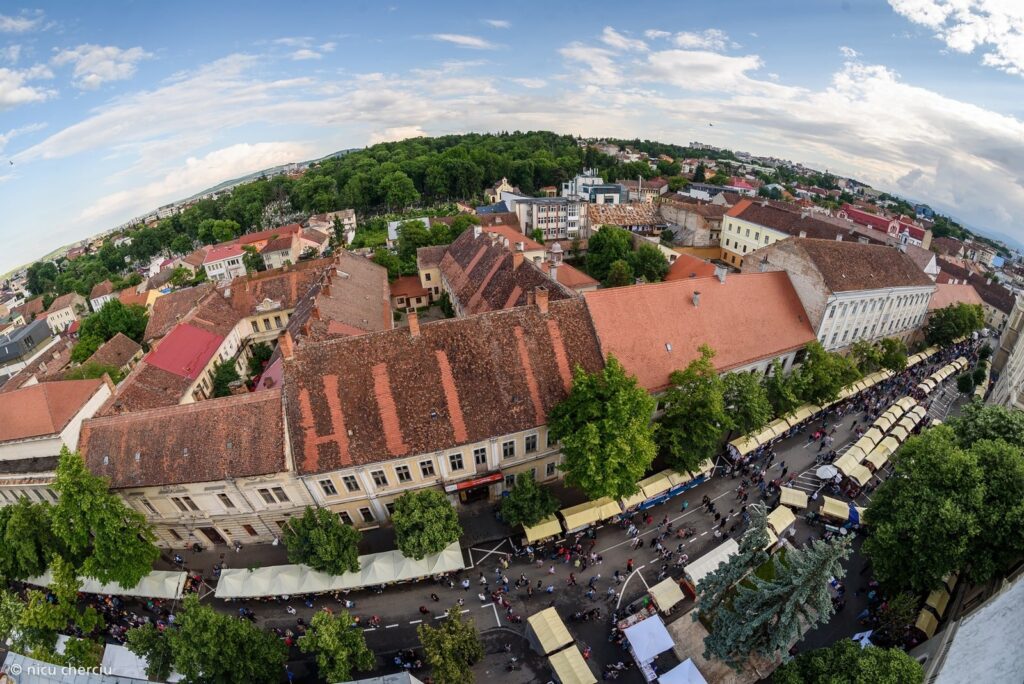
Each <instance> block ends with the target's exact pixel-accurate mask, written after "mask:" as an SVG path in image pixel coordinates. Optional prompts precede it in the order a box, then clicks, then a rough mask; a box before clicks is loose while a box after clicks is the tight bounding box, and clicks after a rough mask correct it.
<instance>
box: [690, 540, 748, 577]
mask: <svg viewBox="0 0 1024 684" xmlns="http://www.w3.org/2000/svg"><path fill="white" fill-rule="evenodd" d="M739 550H740V545H739V544H737V543H736V540H735V539H726V540H725V541H724V542H722V543H721V544H719V545H718V546H716V547H715V548H713V549H712V550H711V551H709V552H708V553H706V554H704V555H703V556H701V557H700V558H698V559H697V560H695V561H693V562H692V563H690V564H689V565H687V566H686V570H685V571H686V577H687V579H689V580H690V582H691V583H692V584H693V586H694V587H696V586H697V583H698V582H700V581H701V580H702V579H704V577H705V576H707V575H709V574H711V573H712V572H713V571H715V570H717V569H718V566H719V565H721V564H722V563H724V562H725V561H727V560H728V559H729V556H732V555H733V554H735V553H736V552H738V551H739Z"/></svg>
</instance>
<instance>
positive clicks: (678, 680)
mask: <svg viewBox="0 0 1024 684" xmlns="http://www.w3.org/2000/svg"><path fill="white" fill-rule="evenodd" d="M658 684H708V681H707V680H706V679H704V675H702V674H701V673H700V670H698V669H697V666H696V665H695V664H694V662H693V659H692V658H687V659H686V660H684V661H683V662H681V663H679V664H678V665H676V666H675V667H673V668H672V669H671V670H669V671H668V672H666V673H665V674H662V675H658Z"/></svg>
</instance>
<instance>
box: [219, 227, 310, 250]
mask: <svg viewBox="0 0 1024 684" xmlns="http://www.w3.org/2000/svg"><path fill="white" fill-rule="evenodd" d="M301 232H302V226H300V225H299V224H298V223H289V224H288V225H286V226H278V227H277V228H270V229H268V230H261V231H259V232H256V233H245V234H244V235H240V236H239V237H238V239H237V240H236V241H235V242H236V243H237V244H238V245H239V246H240V247H241V246H244V245H251V244H253V243H256V242H262V241H264V240H271V239H273V238H276V237H282V236H285V235H289V234H295V235H298V234H299V233H301Z"/></svg>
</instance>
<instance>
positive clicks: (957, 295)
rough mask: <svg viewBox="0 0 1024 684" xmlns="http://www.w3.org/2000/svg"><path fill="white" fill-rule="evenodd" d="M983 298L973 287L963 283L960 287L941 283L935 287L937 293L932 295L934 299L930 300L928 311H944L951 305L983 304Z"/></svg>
mask: <svg viewBox="0 0 1024 684" xmlns="http://www.w3.org/2000/svg"><path fill="white" fill-rule="evenodd" d="M983 303H984V302H983V301H982V299H981V296H980V295H979V294H978V291H977V290H975V289H974V286H973V285H969V284H967V283H962V284H960V285H951V284H949V283H939V284H937V285H936V286H935V292H933V293H932V298H931V299H930V300H928V310H929V311H934V310H935V309H944V308H946V307H947V306H950V305H951V304H979V305H980V304H983Z"/></svg>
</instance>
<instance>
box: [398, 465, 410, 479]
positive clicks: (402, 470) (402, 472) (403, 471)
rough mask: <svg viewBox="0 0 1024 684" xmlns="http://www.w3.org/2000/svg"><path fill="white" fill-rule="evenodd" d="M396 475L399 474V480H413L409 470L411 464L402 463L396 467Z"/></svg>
mask: <svg viewBox="0 0 1024 684" xmlns="http://www.w3.org/2000/svg"><path fill="white" fill-rule="evenodd" d="M395 475H397V476H398V481H399V482H410V481H412V474H411V473H410V472H409V466H407V465H400V466H396V467H395Z"/></svg>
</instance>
